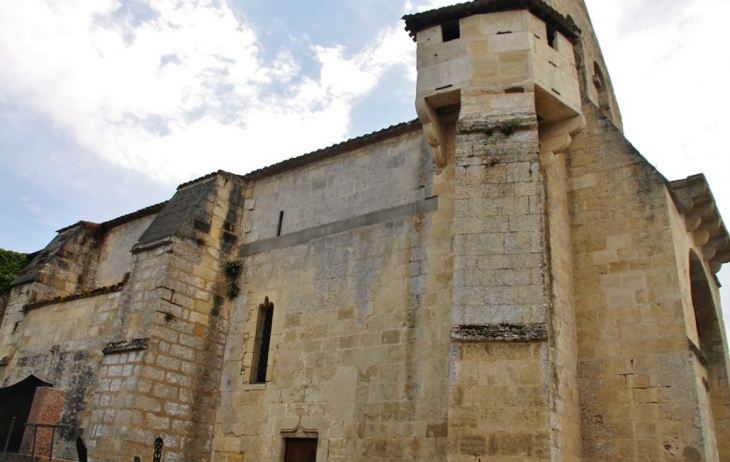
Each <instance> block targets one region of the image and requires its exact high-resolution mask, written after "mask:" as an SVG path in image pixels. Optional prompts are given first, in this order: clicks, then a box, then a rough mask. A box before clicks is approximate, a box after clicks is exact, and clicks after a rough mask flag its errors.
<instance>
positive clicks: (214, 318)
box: [89, 174, 243, 461]
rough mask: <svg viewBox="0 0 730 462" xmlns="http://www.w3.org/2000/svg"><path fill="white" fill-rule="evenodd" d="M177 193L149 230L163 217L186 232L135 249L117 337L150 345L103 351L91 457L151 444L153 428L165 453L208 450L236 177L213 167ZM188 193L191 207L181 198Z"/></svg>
mask: <svg viewBox="0 0 730 462" xmlns="http://www.w3.org/2000/svg"><path fill="white" fill-rule="evenodd" d="M191 190H194V191H192V192H191ZM199 193H200V194H199ZM176 197H178V196H177V195H176ZM179 197H182V198H184V200H183V201H182V202H181V201H176V199H175V198H173V199H172V201H171V202H170V205H171V206H172V210H173V213H174V214H177V215H179V216H180V217H182V218H181V219H180V220H177V221H176V219H173V215H172V214H171V212H170V210H168V211H166V212H163V213H161V214H160V215H159V216H158V217H159V218H160V221H159V222H156V224H155V223H154V222H153V225H151V226H150V228H149V230H150V233H152V232H156V231H155V229H153V227H157V229H158V230H159V228H160V227H161V226H163V227H164V228H165V229H166V230H167V232H169V233H171V234H173V235H176V234H179V235H182V236H184V237H185V238H183V239H181V238H178V237H172V238H171V239H167V238H165V239H163V241H164V242H163V243H162V244H160V242H159V240H157V238H156V239H155V240H153V241H152V242H151V243H150V245H149V246H148V247H144V246H138V247H137V249H136V251H135V254H136V255H135V260H136V261H135V265H134V267H133V271H132V278H131V279H130V282H129V284H130V287H131V290H130V293H129V296H128V299H127V302H128V303H127V304H126V305H125V308H124V311H125V313H124V315H123V319H122V322H121V323H120V329H119V331H118V334H117V338H118V339H119V340H121V339H128V340H133V339H139V338H142V339H147V340H146V341H147V342H148V345H149V346H148V349H147V350H146V351H144V352H129V353H127V352H125V351H123V352H121V353H120V354H117V355H112V354H109V355H107V356H106V357H105V358H104V366H105V368H104V372H105V374H106V375H104V376H103V377H104V378H103V380H101V381H100V385H99V387H98V390H97V392H96V393H95V396H94V399H95V401H96V400H98V403H95V407H96V409H97V412H96V413H95V414H94V415H93V416H92V420H91V426H90V441H89V451H90V454H92V455H93V457H94V458H95V460H109V461H113V460H132V458H133V457H134V456H135V455H142V456H144V455H145V454H151V453H152V449H153V447H152V443H153V441H154V439H155V437H157V436H158V435H161V436H162V437H163V439H164V441H165V460H167V461H183V460H184V461H203V460H208V459H209V455H210V451H211V440H212V437H213V422H214V415H215V410H216V407H217V404H218V394H219V386H220V385H219V384H220V371H221V366H222V355H223V348H224V345H225V342H226V332H227V331H228V313H229V301H228V300H227V299H226V295H227V284H226V281H225V279H224V271H223V270H224V267H225V264H226V262H227V261H229V260H231V259H234V258H235V256H234V255H233V249H234V244H235V243H236V241H237V240H238V235H237V233H236V232H235V230H236V229H237V226H236V225H235V224H237V223H239V222H240V220H241V215H240V213H241V210H242V205H243V188H242V182H241V180H240V179H238V178H237V177H235V176H233V175H227V174H221V175H215V176H213V177H212V178H210V179H207V180H205V181H203V182H202V183H200V184H193V185H190V186H187V187H186V188H182V189H181V190H180V191H179ZM190 197H194V198H195V200H194V203H193V205H194V207H193V208H189V207H187V206H186V204H187V203H188V199H189V198H190ZM196 220H197V221H196ZM160 222H161V224H160ZM204 225H205V226H204ZM193 230H197V231H195V232H194V231H193ZM156 236H157V237H160V236H161V234H159V235H156Z"/></svg>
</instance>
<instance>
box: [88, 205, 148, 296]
mask: <svg viewBox="0 0 730 462" xmlns="http://www.w3.org/2000/svg"><path fill="white" fill-rule="evenodd" d="M155 217H156V215H150V216H147V217H144V218H140V219H139V220H135V221H133V222H131V223H127V224H125V225H123V226H117V227H115V228H112V229H111V230H109V231H108V232H107V233H106V235H105V236H104V237H103V239H102V242H103V244H102V245H101V249H100V251H99V263H98V266H97V269H96V277H95V283H96V287H104V286H110V285H114V284H116V283H118V282H119V281H121V280H122V279H124V275H125V274H126V273H127V272H129V270H130V269H131V267H132V253H131V250H132V247H133V246H134V244H136V243H137V241H138V240H139V238H140V236H141V235H142V233H143V232H144V231H145V230H146V229H147V228H148V227H149V225H150V223H152V221H153V220H154V219H155Z"/></svg>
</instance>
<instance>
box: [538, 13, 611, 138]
mask: <svg viewBox="0 0 730 462" xmlns="http://www.w3.org/2000/svg"><path fill="white" fill-rule="evenodd" d="M544 1H545V3H547V4H548V5H550V6H552V7H553V8H555V9H556V10H557V11H559V12H560V13H562V14H563V15H564V16H570V17H572V18H573V20H574V21H575V23H576V25H577V26H578V27H579V28H580V29H581V32H582V33H581V38H580V43H579V44H578V46H577V47H576V56H577V59H576V61H577V64H578V70H579V73H580V75H581V89H582V93H583V95H584V96H585V97H586V98H587V99H588V100H589V101H591V102H593V104H595V105H596V106H598V107H601V108H602V110H603V111H604V112H605V113H606V114H607V115H608V116H609V117H610V119H611V121H612V122H613V123H614V125H616V126H617V127H618V128H619V129H622V128H623V122H622V120H621V112H620V110H619V106H618V102H617V100H616V95H615V94H614V91H613V84H612V83H611V76H610V75H609V73H608V71H607V66H606V62H605V61H604V59H603V53H602V52H601V47H600V45H599V44H598V38H597V37H596V33H595V31H594V30H593V24H592V23H591V19H590V16H589V15H588V9H587V8H586V5H585V2H584V1H583V0H544ZM596 64H597V65H598V67H599V69H600V70H601V74H602V75H596V72H595V66H596ZM595 78H599V79H601V78H602V80H603V82H602V84H603V87H602V88H599V87H597V86H596V84H595V83H594V81H595ZM604 91H605V94H603V92H604Z"/></svg>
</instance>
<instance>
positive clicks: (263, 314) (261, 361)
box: [251, 297, 274, 383]
mask: <svg viewBox="0 0 730 462" xmlns="http://www.w3.org/2000/svg"><path fill="white" fill-rule="evenodd" d="M273 322H274V304H273V303H271V302H270V301H269V297H265V298H264V303H262V304H260V305H259V313H258V321H257V323H256V341H255V343H254V348H253V364H252V368H251V383H266V370H267V368H268V364H269V346H270V344H271V328H272V325H273Z"/></svg>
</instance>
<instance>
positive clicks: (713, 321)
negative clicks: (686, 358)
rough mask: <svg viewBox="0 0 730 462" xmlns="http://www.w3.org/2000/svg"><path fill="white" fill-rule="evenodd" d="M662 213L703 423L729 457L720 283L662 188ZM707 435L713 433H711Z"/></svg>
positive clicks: (729, 402) (722, 456)
mask: <svg viewBox="0 0 730 462" xmlns="http://www.w3.org/2000/svg"><path fill="white" fill-rule="evenodd" d="M667 209H668V211H667V216H668V219H669V223H670V229H671V231H672V237H673V244H674V251H675V254H676V255H677V259H676V263H677V275H678V282H679V291H680V295H681V300H682V308H683V314H684V319H685V332H686V335H687V338H688V341H689V342H690V348H691V349H692V350H693V351H694V352H695V353H696V363H695V366H696V370H697V376H698V379H699V380H701V381H702V384H701V386H698V389H699V392H700V394H701V399H702V400H703V401H705V402H706V403H708V404H707V405H706V406H705V407H703V408H702V409H701V414H700V415H701V418H702V423H703V427H706V428H708V429H714V440H715V442H716V444H717V449H718V455H719V460H726V459H728V458H730V380H729V377H728V350H727V347H726V346H727V334H726V332H725V328H724V323H723V321H722V308H721V305H720V296H719V287H718V284H717V278H716V277H715V276H714V274H713V273H712V269H711V268H710V266H711V265H709V264H708V262H707V261H705V259H704V258H703V257H702V256H704V255H705V253H704V249H703V245H704V244H705V242H703V241H702V240H700V241H696V240H695V238H694V234H693V233H692V232H691V231H688V226H687V222H688V221H689V220H691V217H687V218H685V216H686V215H684V214H681V213H680V209H679V205H678V204H677V202H675V200H673V198H672V196H671V187H668V188H667ZM709 437H712V435H710V436H709Z"/></svg>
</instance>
